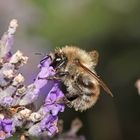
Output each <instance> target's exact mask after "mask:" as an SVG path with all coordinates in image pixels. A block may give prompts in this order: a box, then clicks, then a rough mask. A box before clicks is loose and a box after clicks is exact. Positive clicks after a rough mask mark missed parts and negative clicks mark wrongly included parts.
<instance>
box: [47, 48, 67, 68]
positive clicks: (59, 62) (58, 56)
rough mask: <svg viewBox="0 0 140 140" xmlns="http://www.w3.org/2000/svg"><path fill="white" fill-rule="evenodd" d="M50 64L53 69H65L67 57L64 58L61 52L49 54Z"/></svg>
mask: <svg viewBox="0 0 140 140" xmlns="http://www.w3.org/2000/svg"><path fill="white" fill-rule="evenodd" d="M49 56H50V58H51V60H52V63H51V66H52V67H53V68H54V69H60V68H62V67H65V65H66V63H67V57H66V56H65V54H64V53H63V52H62V51H60V50H59V51H57V50H56V51H55V52H54V53H50V54H49Z"/></svg>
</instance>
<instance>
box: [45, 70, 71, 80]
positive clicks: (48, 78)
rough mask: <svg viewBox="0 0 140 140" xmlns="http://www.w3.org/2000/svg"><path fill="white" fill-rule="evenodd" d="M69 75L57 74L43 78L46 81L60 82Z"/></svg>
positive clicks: (65, 73)
mask: <svg viewBox="0 0 140 140" xmlns="http://www.w3.org/2000/svg"><path fill="white" fill-rule="evenodd" d="M66 75H69V72H57V73H56V74H55V75H52V76H48V77H44V78H43V79H46V80H61V77H63V76H66Z"/></svg>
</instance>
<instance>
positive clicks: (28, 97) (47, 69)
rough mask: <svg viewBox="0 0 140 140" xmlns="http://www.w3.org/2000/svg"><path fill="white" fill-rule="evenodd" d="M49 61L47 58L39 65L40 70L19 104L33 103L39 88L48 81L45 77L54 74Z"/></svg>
mask: <svg viewBox="0 0 140 140" xmlns="http://www.w3.org/2000/svg"><path fill="white" fill-rule="evenodd" d="M50 63H51V60H50V59H49V58H48V59H46V60H45V61H44V62H43V63H41V64H40V65H39V67H40V72H39V74H38V75H37V78H36V79H35V81H34V83H33V86H32V88H28V91H27V92H26V94H25V96H24V97H23V98H22V100H21V101H20V105H27V104H30V103H33V102H34V101H35V100H36V99H37V98H38V96H39V92H40V89H41V88H43V87H44V86H45V85H46V84H47V82H48V80H46V79H45V78H46V77H48V76H50V75H53V74H54V70H53V67H51V66H50Z"/></svg>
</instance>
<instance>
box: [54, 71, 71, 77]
mask: <svg viewBox="0 0 140 140" xmlns="http://www.w3.org/2000/svg"><path fill="white" fill-rule="evenodd" d="M66 75H69V72H68V71H64V72H63V71H61V72H57V73H56V74H55V76H56V77H63V76H66Z"/></svg>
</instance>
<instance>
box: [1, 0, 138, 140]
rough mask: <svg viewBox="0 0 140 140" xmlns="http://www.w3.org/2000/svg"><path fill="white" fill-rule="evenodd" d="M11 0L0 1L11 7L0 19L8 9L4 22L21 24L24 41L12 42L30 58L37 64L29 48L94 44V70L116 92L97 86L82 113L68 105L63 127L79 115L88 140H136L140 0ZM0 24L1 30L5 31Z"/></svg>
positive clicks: (19, 35) (88, 46) (43, 49)
mask: <svg viewBox="0 0 140 140" xmlns="http://www.w3.org/2000/svg"><path fill="white" fill-rule="evenodd" d="M11 1H12V2H11V4H13V3H14V4H13V5H10V4H8V3H9V1H8V0H5V2H3V1H1V2H0V3H1V4H3V3H5V7H7V5H9V8H11V7H12V6H13V8H11V10H9V9H8V8H7V9H4V8H3V9H4V10H3V11H2V9H1V10H0V12H1V14H0V17H1V20H2V19H3V17H4V16H5V15H3V14H2V12H4V11H5V13H6V11H9V14H7V15H9V16H8V18H7V19H6V18H5V19H4V21H5V22H4V23H8V22H7V21H9V19H11V18H13V17H15V18H18V19H20V22H21V24H20V27H21V28H23V29H22V31H21V29H19V33H17V37H16V38H22V39H23V40H22V41H23V43H21V42H20V39H19V40H18V39H16V40H18V42H16V45H15V46H16V47H17V46H18V45H19V44H20V45H21V46H23V48H22V49H23V50H24V49H25V52H27V53H28V56H29V57H30V56H31V60H30V63H32V62H33V61H35V60H34V59H33V57H34V58H35V59H36V63H35V65H36V64H37V63H38V62H39V59H40V58H39V57H38V56H33V54H32V53H33V52H36V51H38V52H47V51H48V50H53V49H54V48H55V47H59V46H65V45H75V46H79V47H80V48H83V49H85V50H88V51H90V50H94V49H96V50H97V51H98V52H99V54H100V59H99V64H98V66H97V68H96V71H97V73H98V75H100V76H101V77H102V79H103V80H104V81H105V82H106V83H107V85H108V86H109V87H110V89H111V91H112V92H113V94H114V97H113V98H112V97H110V96H107V95H106V94H105V92H104V91H103V90H101V95H100V98H99V100H98V102H97V103H96V105H95V106H94V107H92V108H91V109H89V110H87V111H86V112H83V113H79V112H75V111H74V110H72V109H68V108H66V111H65V112H64V113H63V114H60V118H62V119H63V120H64V128H65V131H66V130H67V129H68V126H69V125H70V122H71V120H73V119H74V118H75V117H79V118H80V119H81V120H82V121H83V124H84V125H83V128H82V129H81V130H80V132H79V133H80V134H83V135H85V137H86V138H87V140H139V139H140V109H139V107H140V97H139V95H138V93H137V89H136V88H135V86H134V84H135V81H136V80H137V79H138V78H139V77H140V1H139V0H28V1H24V2H23V1H18V0H11ZM6 3H7V5H6ZM27 9H28V10H27ZM13 11H15V12H14V13H12V12H13ZM29 13H30V14H29ZM26 17H27V18H26ZM0 22H2V21H0ZM5 27H6V26H5ZM0 29H1V33H2V32H3V31H4V30H3V28H2V27H0ZM24 38H26V39H24ZM25 40H27V41H25ZM25 42H26V45H25ZM28 43H29V44H28ZM23 44H24V45H23ZM29 46H31V47H29ZM20 49H21V48H20ZM33 50H34V51H33ZM35 65H34V67H36V66H35ZM27 67H28V66H27ZM25 70H26V68H25ZM30 71H31V73H33V72H32V70H30ZM24 73H26V72H24ZM34 75H36V73H35V74H34ZM29 81H30V80H29Z"/></svg>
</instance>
